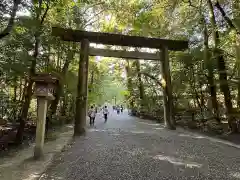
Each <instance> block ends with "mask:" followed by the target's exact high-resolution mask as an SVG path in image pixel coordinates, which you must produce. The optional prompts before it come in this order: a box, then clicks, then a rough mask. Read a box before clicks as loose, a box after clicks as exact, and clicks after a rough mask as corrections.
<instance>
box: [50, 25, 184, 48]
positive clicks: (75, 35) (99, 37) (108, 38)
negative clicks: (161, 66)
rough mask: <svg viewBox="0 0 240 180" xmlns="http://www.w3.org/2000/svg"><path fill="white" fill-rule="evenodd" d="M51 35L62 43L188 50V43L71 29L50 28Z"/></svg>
mask: <svg viewBox="0 0 240 180" xmlns="http://www.w3.org/2000/svg"><path fill="white" fill-rule="evenodd" d="M52 35H53V36H58V37H60V38H61V39H62V40H64V41H74V42H80V41H82V40H83V39H88V40H89V41H90V42H93V43H99V44H106V45H117V46H130V47H147V48H155V49H159V48H161V47H167V48H168V49H169V50H172V51H182V50H185V49H187V48H188V41H181V40H167V39H159V38H147V37H141V36H128V35H121V34H110V33H101V32H88V31H81V30H73V29H63V28H58V27H53V28H52Z"/></svg>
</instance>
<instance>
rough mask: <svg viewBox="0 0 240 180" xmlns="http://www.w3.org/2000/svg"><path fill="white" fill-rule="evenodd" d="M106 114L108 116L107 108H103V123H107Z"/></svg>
mask: <svg viewBox="0 0 240 180" xmlns="http://www.w3.org/2000/svg"><path fill="white" fill-rule="evenodd" d="M108 114H109V111H108V108H107V106H104V108H103V116H104V120H105V122H107V118H108Z"/></svg>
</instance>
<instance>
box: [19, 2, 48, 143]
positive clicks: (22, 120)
mask: <svg viewBox="0 0 240 180" xmlns="http://www.w3.org/2000/svg"><path fill="white" fill-rule="evenodd" d="M38 5H39V6H38V8H37V10H36V11H37V12H36V14H37V15H36V21H37V22H38V23H39V26H38V29H37V32H35V35H34V37H35V44H34V53H33V57H32V63H31V67H30V70H29V78H28V86H27V88H26V94H25V95H24V103H23V107H22V111H21V116H20V125H19V128H18V132H17V136H16V142H17V143H22V141H23V131H24V127H25V121H26V120H27V115H28V109H29V106H30V102H31V99H32V94H33V91H32V88H33V83H34V82H33V80H32V78H33V76H34V75H35V71H36V64H37V58H38V54H39V45H40V35H41V28H42V25H43V22H44V20H45V18H46V15H47V12H48V10H49V4H47V8H46V10H45V12H44V14H43V16H42V18H40V16H41V10H42V1H41V0H40V1H39V3H38Z"/></svg>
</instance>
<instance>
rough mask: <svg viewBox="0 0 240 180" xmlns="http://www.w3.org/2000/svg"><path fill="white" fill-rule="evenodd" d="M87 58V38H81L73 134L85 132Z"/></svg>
mask: <svg viewBox="0 0 240 180" xmlns="http://www.w3.org/2000/svg"><path fill="white" fill-rule="evenodd" d="M88 58H89V41H88V40H87V39H84V40H82V42H81V50H80V61H79V69H78V86H77V97H76V113H75V125H74V135H81V134H83V133H85V123H86V105H87V99H86V98H87V96H86V93H87V92H85V91H86V88H87V87H88V85H87V77H88V75H87V74H86V73H88V70H87V69H86V68H88Z"/></svg>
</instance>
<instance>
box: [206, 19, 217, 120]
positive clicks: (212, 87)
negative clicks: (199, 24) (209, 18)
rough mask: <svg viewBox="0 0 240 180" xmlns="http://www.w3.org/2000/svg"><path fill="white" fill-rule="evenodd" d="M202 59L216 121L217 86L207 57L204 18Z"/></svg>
mask: <svg viewBox="0 0 240 180" xmlns="http://www.w3.org/2000/svg"><path fill="white" fill-rule="evenodd" d="M204 61H205V64H206V67H207V70H208V75H207V81H208V86H209V94H210V96H211V102H212V103H211V104H212V108H210V109H213V112H212V113H213V115H214V117H215V119H216V121H217V122H220V117H219V108H218V101H217V88H216V85H215V83H214V74H213V65H212V63H211V62H210V59H209V46H208V29H207V25H206V22H205V20H204Z"/></svg>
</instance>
